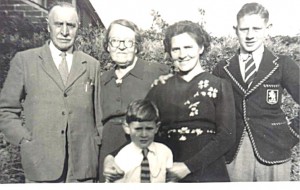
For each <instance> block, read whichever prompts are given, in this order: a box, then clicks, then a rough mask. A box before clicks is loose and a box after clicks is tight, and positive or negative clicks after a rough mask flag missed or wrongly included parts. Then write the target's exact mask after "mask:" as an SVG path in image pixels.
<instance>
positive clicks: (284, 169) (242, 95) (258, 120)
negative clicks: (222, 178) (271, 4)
mask: <svg viewBox="0 0 300 190" xmlns="http://www.w3.org/2000/svg"><path fill="white" fill-rule="evenodd" d="M269 27H270V24H269V13H268V11H267V10H266V9H265V8H264V7H263V6H262V5H260V4H258V3H248V4H245V5H244V6H243V7H242V8H241V10H240V11H239V12H238V14H237V26H236V27H234V29H235V30H236V34H237V37H238V39H239V42H240V49H239V51H238V53H237V54H236V55H235V56H233V57H232V58H230V59H228V60H224V61H223V62H221V63H220V64H218V65H217V66H216V68H215V70H214V71H213V74H215V75H217V76H219V77H221V78H225V79H226V80H228V81H229V82H231V84H232V88H233V93H234V98H235V102H236V127H237V129H236V135H237V136H236V138H237V141H236V144H235V145H234V146H233V147H232V149H231V150H230V151H229V152H228V154H227V155H226V160H227V162H228V163H229V164H228V167H227V169H228V173H229V176H230V180H231V181H289V180H290V171H291V160H290V159H291V148H292V147H293V146H294V145H295V144H297V143H299V118H296V119H294V120H292V121H290V122H291V123H289V122H288V121H287V120H286V117H285V114H284V113H283V111H282V110H281V105H282V101H281V100H282V94H283V92H284V89H286V90H287V92H288V93H289V94H290V95H291V96H292V97H293V99H294V100H295V101H296V102H297V103H298V104H299V92H300V89H299V85H300V81H299V73H300V70H299V66H298V65H297V64H296V63H295V62H294V61H292V60H291V59H290V58H289V57H288V56H283V55H276V54H274V53H273V52H271V51H270V50H269V49H268V48H267V47H265V46H264V39H265V37H266V36H267V31H268V28H269Z"/></svg>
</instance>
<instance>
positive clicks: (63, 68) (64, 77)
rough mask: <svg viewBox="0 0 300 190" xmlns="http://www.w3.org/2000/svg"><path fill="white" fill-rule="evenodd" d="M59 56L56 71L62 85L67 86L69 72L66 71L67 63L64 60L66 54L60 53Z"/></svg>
mask: <svg viewBox="0 0 300 190" xmlns="http://www.w3.org/2000/svg"><path fill="white" fill-rule="evenodd" d="M59 55H60V56H61V58H62V59H61V62H60V64H59V65H58V71H59V73H60V76H61V78H62V80H63V83H64V85H66V84H67V80H68V75H69V70H68V63H67V59H66V52H61V54H59Z"/></svg>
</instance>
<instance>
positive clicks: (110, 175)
mask: <svg viewBox="0 0 300 190" xmlns="http://www.w3.org/2000/svg"><path fill="white" fill-rule="evenodd" d="M103 175H104V177H105V179H106V182H114V181H116V180H118V179H121V178H122V177H123V176H124V172H123V171H122V170H121V169H120V168H119V167H118V166H117V165H116V163H115V158H114V157H113V156H112V155H108V156H106V157H105V159H104V170H103Z"/></svg>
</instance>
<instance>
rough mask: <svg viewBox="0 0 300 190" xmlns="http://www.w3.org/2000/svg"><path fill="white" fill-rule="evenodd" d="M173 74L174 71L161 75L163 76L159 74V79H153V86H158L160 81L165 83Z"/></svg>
mask: <svg viewBox="0 0 300 190" xmlns="http://www.w3.org/2000/svg"><path fill="white" fill-rule="evenodd" d="M172 76H173V74H172V73H170V74H167V75H161V76H159V77H158V79H155V80H154V81H153V83H152V84H151V87H153V86H156V85H158V84H159V83H161V84H165V83H166V81H167V80H168V79H169V78H171V77H172Z"/></svg>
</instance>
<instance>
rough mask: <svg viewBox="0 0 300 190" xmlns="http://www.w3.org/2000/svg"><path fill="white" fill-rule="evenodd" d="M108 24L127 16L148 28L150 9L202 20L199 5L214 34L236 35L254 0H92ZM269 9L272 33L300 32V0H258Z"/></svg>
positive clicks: (171, 18) (168, 16)
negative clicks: (247, 5)
mask: <svg viewBox="0 0 300 190" xmlns="http://www.w3.org/2000/svg"><path fill="white" fill-rule="evenodd" d="M90 2H91V3H92V5H93V6H94V8H95V10H96V12H97V13H98V15H99V17H100V18H101V20H102V22H103V24H104V25H105V27H108V25H109V24H110V22H112V21H113V20H115V19H120V18H124V19H128V20H131V21H133V22H134V23H136V24H137V25H138V26H139V27H140V28H142V29H149V28H150V27H151V24H152V19H153V17H152V16H151V10H155V11H158V12H159V13H160V15H161V16H162V18H163V19H164V20H165V21H166V22H167V23H168V24H173V23H174V22H177V21H180V20H191V21H194V22H199V21H200V20H201V16H200V13H199V12H198V9H199V8H200V9H204V10H205V16H204V18H203V19H204V20H205V21H206V26H205V27H206V30H207V32H209V33H210V34H211V35H213V36H232V35H235V33H234V30H233V26H234V25H236V14H237V12H238V11H239V9H240V8H241V7H242V6H243V5H244V4H245V3H249V2H253V0H90ZM255 2H257V3H260V4H262V5H263V6H265V7H266V8H267V9H268V10H269V13H270V22H271V23H272V24H273V27H272V28H271V30H270V35H271V36H276V35H289V36H295V35H300V11H299V9H300V0H256V1H255Z"/></svg>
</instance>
